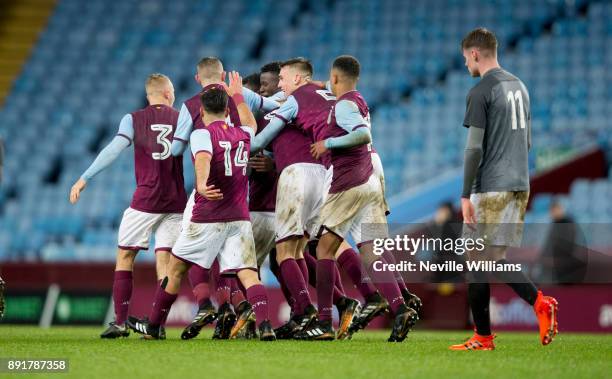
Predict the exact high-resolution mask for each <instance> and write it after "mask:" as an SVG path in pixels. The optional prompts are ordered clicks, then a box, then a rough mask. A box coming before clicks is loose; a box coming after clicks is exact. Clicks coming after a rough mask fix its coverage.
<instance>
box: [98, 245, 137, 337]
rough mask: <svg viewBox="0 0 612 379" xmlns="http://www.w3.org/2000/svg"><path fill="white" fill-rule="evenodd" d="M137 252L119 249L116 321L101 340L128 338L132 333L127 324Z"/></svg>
mask: <svg viewBox="0 0 612 379" xmlns="http://www.w3.org/2000/svg"><path fill="white" fill-rule="evenodd" d="M137 252H138V251H137V250H127V249H118V250H117V259H116V263H115V277H114V280H113V302H114V306H115V321H113V322H111V323H110V325H109V327H108V328H107V329H106V330H105V331H104V332H102V334H100V338H119V337H127V336H129V334H130V332H129V330H128V329H127V328H126V326H125V323H126V321H127V317H128V311H129V307H130V299H131V298H132V288H133V276H132V271H133V269H134V260H135V259H136V254H137Z"/></svg>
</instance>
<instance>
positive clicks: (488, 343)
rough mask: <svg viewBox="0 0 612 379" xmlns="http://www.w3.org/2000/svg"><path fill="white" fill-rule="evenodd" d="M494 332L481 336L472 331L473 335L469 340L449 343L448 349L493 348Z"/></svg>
mask: <svg viewBox="0 0 612 379" xmlns="http://www.w3.org/2000/svg"><path fill="white" fill-rule="evenodd" d="M494 338H495V334H491V335H489V336H481V335H480V334H478V333H476V332H474V335H473V336H472V338H470V339H469V340H467V341H465V342H464V343H460V344H458V345H451V346H450V347H449V349H450V350H495V343H494V342H493V339H494Z"/></svg>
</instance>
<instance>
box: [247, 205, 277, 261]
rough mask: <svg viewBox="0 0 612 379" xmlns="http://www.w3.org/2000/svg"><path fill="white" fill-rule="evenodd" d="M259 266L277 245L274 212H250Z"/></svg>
mask: <svg viewBox="0 0 612 379" xmlns="http://www.w3.org/2000/svg"><path fill="white" fill-rule="evenodd" d="M250 213H251V226H252V227H253V239H254V240H255V253H256V255H257V267H261V265H262V264H263V262H264V261H265V260H266V257H267V256H268V254H269V253H270V250H272V249H273V248H274V246H275V242H274V236H275V235H276V231H275V230H274V212H250Z"/></svg>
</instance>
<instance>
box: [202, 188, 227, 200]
mask: <svg viewBox="0 0 612 379" xmlns="http://www.w3.org/2000/svg"><path fill="white" fill-rule="evenodd" d="M200 195H202V196H204V197H205V198H206V200H210V201H217V200H222V199H223V194H222V193H221V190H220V189H218V188H215V186H206V189H205V190H204V192H203V193H202V192H200Z"/></svg>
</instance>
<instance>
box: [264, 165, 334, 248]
mask: <svg viewBox="0 0 612 379" xmlns="http://www.w3.org/2000/svg"><path fill="white" fill-rule="evenodd" d="M325 176H326V170H325V167H324V166H322V165H320V164H315V163H295V164H292V165H291V166H288V167H286V168H285V169H284V170H283V172H282V173H281V175H280V177H279V178H278V191H277V195H276V212H275V215H276V220H275V229H276V242H281V241H284V240H286V239H288V238H291V237H301V236H303V235H307V236H309V237H311V236H312V237H314V234H315V233H316V232H317V230H318V225H319V212H320V210H321V206H322V205H323V197H324V195H323V193H324V192H325Z"/></svg>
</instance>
